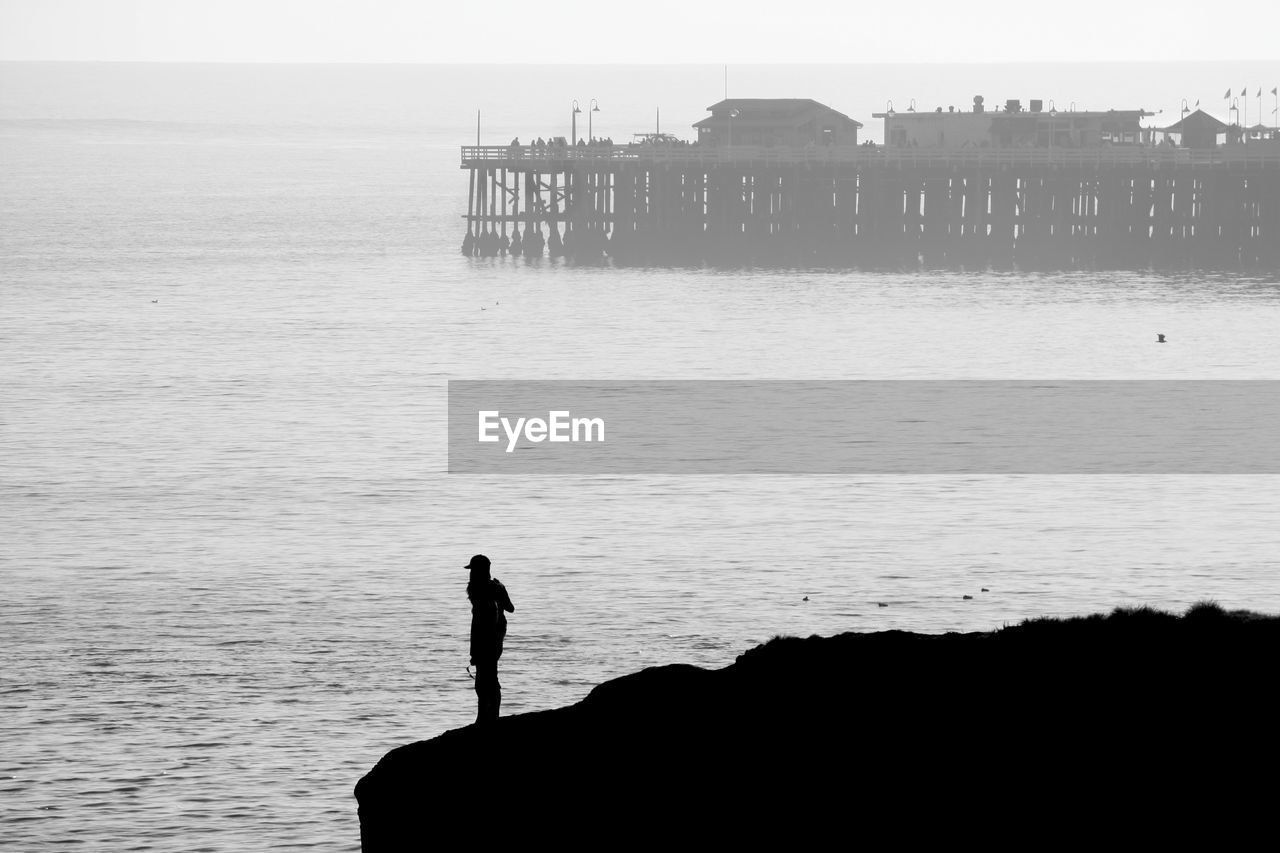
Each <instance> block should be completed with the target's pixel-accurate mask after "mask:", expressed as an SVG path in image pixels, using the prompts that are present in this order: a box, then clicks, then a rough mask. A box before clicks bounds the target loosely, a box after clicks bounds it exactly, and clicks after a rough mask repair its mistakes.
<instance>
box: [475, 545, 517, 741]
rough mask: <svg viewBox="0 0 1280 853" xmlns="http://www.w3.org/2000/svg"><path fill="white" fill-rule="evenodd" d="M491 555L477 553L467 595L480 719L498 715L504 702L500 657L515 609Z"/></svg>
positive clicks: (484, 719) (485, 721)
mask: <svg viewBox="0 0 1280 853" xmlns="http://www.w3.org/2000/svg"><path fill="white" fill-rule="evenodd" d="M489 567H490V563H489V558H488V557H486V556H485V555H483V554H476V555H475V556H474V557H472V558H471V562H470V563H468V564H467V566H466V568H468V569H470V570H471V577H470V579H469V580H468V582H467V598H468V599H469V600H470V601H471V665H472V666H474V667H475V668H476V675H475V679H476V699H477V702H478V706H479V707H478V711H477V713H476V722H477V723H488V722H492V721H494V720H496V719H498V710H499V708H500V707H501V705H502V685H501V684H499V683H498V658H500V657H502V641H503V640H504V639H505V638H506V636H507V614H508V613H514V612H515V609H516V608H515V605H513V604H512V603H511V596H510V595H508V594H507V588H506V587H505V586H503V585H502V582H501V581H499V580H498V579H497V578H495V577H492V576H490V574H489Z"/></svg>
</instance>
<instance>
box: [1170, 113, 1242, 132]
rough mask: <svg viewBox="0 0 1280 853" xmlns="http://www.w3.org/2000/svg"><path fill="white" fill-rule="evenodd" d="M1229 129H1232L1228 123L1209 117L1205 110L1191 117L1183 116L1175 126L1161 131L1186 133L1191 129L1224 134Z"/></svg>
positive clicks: (1190, 115)
mask: <svg viewBox="0 0 1280 853" xmlns="http://www.w3.org/2000/svg"><path fill="white" fill-rule="evenodd" d="M1228 127H1230V125H1228V124H1227V123H1226V122H1224V121H1219V120H1218V119H1216V118H1214V117H1213V116H1211V115H1209V114H1208V113H1207V112H1205V111H1204V110H1196V111H1195V112H1193V113H1191V114H1189V115H1186V116H1183V117H1182V119H1181V120H1180V121H1176V122H1174V123H1173V124H1171V125H1169V126H1168V127H1165V128H1161V129H1162V130H1163V131H1164V132H1165V133H1183V132H1184V131H1187V130H1190V129H1194V130H1208V131H1211V132H1213V133H1222V132H1224V131H1225V130H1226V129H1227V128H1228Z"/></svg>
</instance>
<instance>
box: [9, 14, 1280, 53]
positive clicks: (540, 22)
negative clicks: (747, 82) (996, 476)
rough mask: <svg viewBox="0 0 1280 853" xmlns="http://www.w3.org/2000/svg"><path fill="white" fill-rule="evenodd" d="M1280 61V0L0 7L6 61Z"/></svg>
mask: <svg viewBox="0 0 1280 853" xmlns="http://www.w3.org/2000/svg"><path fill="white" fill-rule="evenodd" d="M1227 59H1251V60H1277V61H1280V2H1276V0H1269V2H1260V0H1243V2H1233V3H1231V4H1219V5H1213V4H1206V3H1204V2H1203V1H1202V0H1200V2H1185V0H1165V2H1159V3H1153V2H1149V0H1146V1H1144V2H1132V0H1071V2H1067V3H1061V2H1057V3H1051V2H1044V1H1043V0H1041V2H1033V0H951V2H945V3H944V2H934V0H914V2H909V3H894V2H883V0H877V2H874V3H860V2H857V0H805V1H804V2H802V3H787V2H783V0H740V2H734V3H729V2H723V0H709V2H708V0H704V2H698V0H636V2H630V3H628V2H616V0H615V1H614V2H607V0H595V2H584V0H483V2H480V0H451V2H441V1H440V0H199V2H196V0H0V60H27V61H30V60H69V61H140V62H183V61H187V62H432V63H457V62H467V63H497V62H510V63H579V62H581V63H603V62H628V63H636V62H654V63H678V62H698V63H761V62H764V63H770V62H779V63H795V62H912V63H919V62H948V63H953V62H1020V63H1025V62H1064V61H1065V62H1071V61H1082V62H1100V61H1109V62H1115V61H1125V60H1130V61H1132V60H1140V61H1164V62H1168V61H1183V60H1227Z"/></svg>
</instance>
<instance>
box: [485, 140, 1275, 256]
mask: <svg viewBox="0 0 1280 853" xmlns="http://www.w3.org/2000/svg"><path fill="white" fill-rule="evenodd" d="M461 154H462V156H461V168H462V169H463V170H465V171H466V172H467V173H468V177H469V189H468V208H467V213H466V216H465V219H466V226H467V231H466V236H465V239H464V243H463V252H464V254H468V255H482V256H485V255H490V256H491V255H498V254H510V255H522V256H525V257H536V256H542V255H544V254H548V255H550V256H553V257H555V256H567V257H571V258H574V259H578V260H586V261H590V260H595V259H600V258H603V257H605V256H608V257H609V258H611V259H612V260H613V261H614V262H617V263H626V264H633V263H699V262H710V263H757V262H759V263H784V264H810V263H812V264H850V265H862V264H866V265H892V266H912V265H921V264H923V265H926V266H955V267H969V266H975V267H977V266H1004V265H1018V266H1025V267H1043V268H1093V267H1126V268H1147V267H1182V266H1200V267H1223V268H1241V267H1243V268H1258V269H1280V146H1276V145H1230V146H1223V147H1218V148H1215V149H1212V150H1193V149H1187V148H1165V147H1153V146H1100V147H1093V148H1063V149H1055V148H966V149H925V148H884V147H873V146H868V145H854V146H809V147H768V146H751V145H736V146H735V145H702V144H693V145H688V144H678V145H677V144H668V145H608V146H603V145H594V146H585V145H579V146H569V145H561V146H536V147H535V146H529V145H507V146H482V145H476V146H464V147H463V148H462V151H461Z"/></svg>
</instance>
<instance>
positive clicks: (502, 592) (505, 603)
mask: <svg viewBox="0 0 1280 853" xmlns="http://www.w3.org/2000/svg"><path fill="white" fill-rule="evenodd" d="M493 587H494V595H493V600H494V601H496V602H498V605H499V606H500V607H501V608H502V609H503V610H505V611H507V612H508V613H515V612H516V606H515V605H514V604H512V603H511V596H510V595H509V594H508V593H507V588H506V587H505V586H503V585H502V581H500V580H498V579H497V578H494V579H493Z"/></svg>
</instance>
